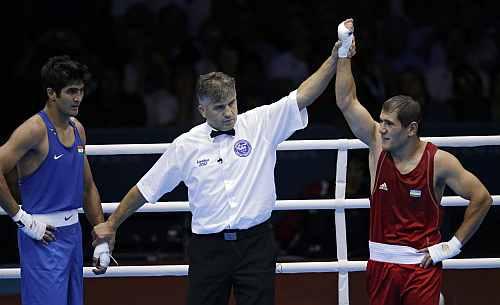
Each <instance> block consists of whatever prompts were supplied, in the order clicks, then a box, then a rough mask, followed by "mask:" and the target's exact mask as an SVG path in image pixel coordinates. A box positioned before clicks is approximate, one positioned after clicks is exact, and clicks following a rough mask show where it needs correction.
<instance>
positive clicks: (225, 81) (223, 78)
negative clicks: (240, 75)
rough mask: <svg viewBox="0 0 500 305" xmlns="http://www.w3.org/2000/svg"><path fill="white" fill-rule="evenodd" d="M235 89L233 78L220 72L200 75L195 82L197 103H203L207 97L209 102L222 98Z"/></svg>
mask: <svg viewBox="0 0 500 305" xmlns="http://www.w3.org/2000/svg"><path fill="white" fill-rule="evenodd" d="M235 90H236V89H235V81H234V78H233V77H231V76H229V75H227V74H224V73H222V72H210V73H207V74H203V75H200V77H199V78H198V81H197V83H196V97H197V98H198V103H199V104H203V103H205V100H207V99H209V100H210V101H211V102H218V101H220V100H224V99H226V98H228V96H229V95H231V94H233V93H234V92H235Z"/></svg>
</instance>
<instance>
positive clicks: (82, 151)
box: [76, 145, 85, 155]
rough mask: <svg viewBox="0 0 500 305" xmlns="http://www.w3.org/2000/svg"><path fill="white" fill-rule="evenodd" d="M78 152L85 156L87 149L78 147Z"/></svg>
mask: <svg viewBox="0 0 500 305" xmlns="http://www.w3.org/2000/svg"><path fill="white" fill-rule="evenodd" d="M76 150H77V151H78V153H79V154H82V155H83V154H85V147H83V146H82V145H78V146H77V147H76Z"/></svg>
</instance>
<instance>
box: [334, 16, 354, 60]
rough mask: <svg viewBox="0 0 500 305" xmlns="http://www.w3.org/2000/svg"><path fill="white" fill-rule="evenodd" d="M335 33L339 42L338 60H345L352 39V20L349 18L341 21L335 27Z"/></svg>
mask: <svg viewBox="0 0 500 305" xmlns="http://www.w3.org/2000/svg"><path fill="white" fill-rule="evenodd" d="M337 33H338V36H339V40H340V42H341V46H340V48H339V58H346V57H348V56H349V50H350V49H351V46H352V42H353V39H354V34H353V33H354V20H353V19H352V18H350V19H346V20H344V21H342V22H341V23H340V24H339V26H338V27H337Z"/></svg>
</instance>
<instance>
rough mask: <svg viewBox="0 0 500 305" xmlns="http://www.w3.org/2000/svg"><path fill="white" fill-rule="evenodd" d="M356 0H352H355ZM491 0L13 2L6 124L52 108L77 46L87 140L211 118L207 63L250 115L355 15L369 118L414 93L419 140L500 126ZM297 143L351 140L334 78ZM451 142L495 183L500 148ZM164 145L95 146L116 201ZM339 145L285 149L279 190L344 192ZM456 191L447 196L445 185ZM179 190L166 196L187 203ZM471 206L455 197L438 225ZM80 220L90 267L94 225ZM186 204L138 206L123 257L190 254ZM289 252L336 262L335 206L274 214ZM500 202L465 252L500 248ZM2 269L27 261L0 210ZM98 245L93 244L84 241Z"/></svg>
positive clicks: (360, 219)
mask: <svg viewBox="0 0 500 305" xmlns="http://www.w3.org/2000/svg"><path fill="white" fill-rule="evenodd" d="M346 2H348V3H346ZM494 3H495V2H494V1H478V0H476V1H463V0H462V1H453V0H445V1H417V2H415V1H402V0H401V1H388V0H386V1H344V2H340V1H285V0H277V1H271V0H266V1H264V0H254V1H250V0H234V1H232V0H212V1H209V0H177V1H176V0H171V1H168V0H164V1H132V0H129V1H118V0H115V1H110V0H107V1H106V0H104V1H83V0H82V1H62V0H58V1H16V2H15V3H12V2H11V3H9V4H8V5H9V6H12V8H9V9H6V11H7V12H8V13H9V14H12V16H11V17H12V20H13V21H12V22H11V23H10V24H9V26H8V27H7V28H6V34H7V36H5V37H6V39H5V41H4V46H3V49H4V52H5V53H4V64H3V67H4V71H7V73H6V74H7V82H6V90H5V92H4V109H6V107H7V105H8V107H9V109H10V110H8V111H6V110H4V113H3V114H4V115H3V120H2V123H1V125H2V128H1V134H0V140H1V143H4V142H5V141H6V140H7V139H8V136H9V135H10V134H11V132H12V131H13V130H14V128H16V127H17V126H18V125H19V124H21V123H22V122H23V121H24V120H26V119H27V118H29V117H30V116H31V115H32V114H34V113H36V112H37V111H39V110H40V109H41V108H42V107H43V106H44V104H45V98H44V97H43V96H42V95H41V90H40V84H39V71H40V68H41V65H42V64H43V63H44V62H45V61H46V60H47V58H48V57H50V56H54V55H60V54H69V55H72V56H74V57H75V58H77V59H79V60H81V61H82V62H84V63H86V64H87V65H88V66H89V68H90V71H91V72H92V73H93V81H92V82H91V84H90V85H89V86H88V88H87V92H86V97H85V99H84V102H83V104H82V106H81V108H80V115H79V120H80V121H81V122H82V123H83V124H84V126H85V127H86V129H87V138H88V144H111V143H160V142H171V141H172V140H173V139H174V138H175V137H176V136H178V135H179V134H181V133H182V132H184V131H187V130H189V129H190V128H191V127H192V126H194V125H196V124H198V123H200V122H202V120H201V117H200V116H199V114H198V113H197V110H196V103H195V101H194V97H193V92H194V90H193V87H194V83H195V81H196V77H197V76H198V75H199V74H202V73H207V72H210V71H216V70H218V71H223V72H225V73H227V74H230V75H232V76H234V77H235V78H236V81H237V91H238V107H239V110H240V112H244V111H246V110H248V109H251V108H254V107H256V106H259V105H262V104H268V103H271V102H273V101H276V100H278V99H279V98H280V97H282V96H283V95H286V94H287V93H288V92H290V91H292V90H294V89H296V88H297V87H298V85H299V84H300V83H301V82H302V81H303V80H304V79H305V78H307V76H308V75H309V74H310V73H312V72H314V71H315V70H316V69H317V68H318V67H319V66H320V64H321V63H322V62H323V61H324V60H325V59H326V58H327V57H328V56H329V54H330V52H331V48H332V47H333V44H334V42H335V41H336V36H337V25H338V23H339V22H340V21H342V20H344V19H346V18H348V17H353V18H354V19H355V26H356V32H355V35H356V44H357V51H358V54H357V55H356V57H355V58H354V59H353V71H354V74H355V79H356V82H357V90H358V96H359V99H360V100H361V102H362V103H363V104H364V105H365V106H366V107H367V109H368V110H369V111H370V112H371V113H372V115H373V116H374V117H377V116H378V111H379V110H380V106H381V104H382V103H383V101H384V100H385V99H387V98H388V97H391V96H392V95H395V94H407V95H411V96H413V97H414V98H415V99H417V100H418V101H419V102H421V103H422V105H423V107H424V113H425V120H424V123H423V132H422V135H423V136H459V135H498V134H500V126H499V125H500V124H499V121H500V73H499V72H500V69H499V68H500V65H499V63H498V60H497V56H498V52H499V47H500V43H499V41H500V39H499V22H500V18H499V16H498V13H497V12H498V10H496V9H494V8H493V5H494ZM308 111H309V122H310V125H309V127H308V128H307V129H306V130H304V131H300V132H297V133H296V134H294V136H293V137H292V138H293V139H336V138H352V137H353V136H352V134H351V133H350V132H349V130H348V129H347V124H346V123H345V121H344V119H343V118H342V116H341V113H340V112H339V111H338V110H337V108H336V106H335V94H334V86H333V82H332V84H331V85H330V86H329V87H328V88H327V90H326V91H325V93H324V94H323V95H322V96H321V97H320V98H319V99H318V100H317V101H316V102H315V103H314V104H313V105H312V106H311V107H310V108H309V110H308ZM446 150H448V151H450V152H452V153H454V154H455V155H456V156H457V157H458V158H459V159H460V160H461V161H462V162H463V164H464V166H465V167H467V168H468V169H470V170H471V171H472V172H473V173H475V174H476V175H478V176H479V177H480V178H481V179H482V180H483V182H484V183H485V185H486V186H487V187H488V188H489V190H490V192H491V193H492V194H500V186H499V185H500V184H499V180H498V174H497V172H498V170H500V166H499V165H498V164H499V161H498V160H499V157H500V156H499V155H500V148H499V147H498V146H495V147H482V148H459V149H448V148H446ZM349 156H350V158H349V171H348V173H349V177H348V187H347V197H348V198H365V197H367V196H368V192H369V175H368V170H367V162H366V161H367V152H366V151H365V150H362V151H353V152H350V155H349ZM158 157H159V156H158V155H149V156H144V155H142V156H113V157H109V156H89V160H90V162H91V165H92V167H93V172H94V175H95V180H96V183H97V186H98V188H99V190H100V193H101V196H102V199H103V202H110V201H119V200H120V199H121V198H122V197H123V195H124V194H125V193H126V191H127V190H128V189H129V188H130V187H131V186H132V185H134V184H135V183H136V182H137V180H138V179H139V178H140V177H141V176H142V175H143V174H144V173H145V172H146V171H147V170H148V169H149V168H150V166H151V165H152V164H153V163H154V162H155V160H156V159H157V158H158ZM335 162H336V152H335V151H303V152H279V153H278V163H277V166H276V183H277V192H278V199H302V198H304V199H305V198H308V199H312V198H333V194H334V191H335V190H334V179H335V177H334V175H335ZM446 194H447V195H450V193H448V192H447V193H446ZM186 199H187V195H186V192H185V187H184V186H183V185H181V186H179V187H178V188H177V189H176V190H175V191H174V192H172V193H171V194H168V195H166V196H165V197H164V198H163V200H186ZM464 209H465V208H446V212H447V214H446V215H447V216H446V218H445V221H444V224H443V235H444V237H445V238H448V237H450V236H451V234H453V232H454V231H455V230H456V229H457V227H458V225H459V224H460V222H461V220H462V216H463V212H464ZM347 218H348V219H347V221H348V242H349V245H348V249H349V259H366V258H367V255H368V252H367V238H368V234H367V233H368V210H366V209H364V210H350V211H348V213H347ZM81 220H82V225H83V226H84V231H85V233H84V234H85V236H84V237H85V243H86V244H85V249H84V253H85V256H86V264H87V265H89V264H90V253H91V252H90V251H91V248H90V228H89V226H88V224H87V222H86V221H85V220H84V218H83V216H81ZM189 220H190V215H189V213H169V214H167V213H165V214H154V215H152V214H147V215H146V214H139V215H134V216H132V217H131V218H130V219H129V220H127V222H125V224H124V225H123V226H122V227H121V228H120V231H119V232H118V240H117V246H116V251H115V256H116V257H117V259H118V260H119V261H120V263H121V264H122V265H127V264H159V263H182V262H185V256H184V249H185V244H186V240H187V237H188V236H189ZM273 221H274V224H275V227H276V237H277V240H278V242H279V245H280V260H282V261H292V260H299V261H300V260H305V261H311V260H330V259H331V260H335V259H336V249H335V247H336V246H335V234H334V233H335V232H334V219H333V213H332V211H315V210H310V211H281V212H275V213H274V215H273ZM499 223H500V212H499V208H498V206H496V207H493V208H492V209H491V211H490V213H489V215H488V216H487V218H486V219H485V221H484V224H483V226H482V227H481V228H480V230H479V231H478V233H477V234H476V235H475V237H474V238H473V239H472V240H471V241H470V243H469V244H468V245H467V246H466V247H465V248H464V251H463V252H462V254H460V256H459V257H500V243H498V231H499ZM0 230H1V232H2V234H1V237H0V239H1V242H2V244H3V247H2V251H1V254H0V265H3V266H17V263H18V256H17V245H16V239H15V226H14V225H13V224H12V222H11V221H10V220H9V219H8V218H7V217H2V218H1V219H0ZM87 246H88V247H87Z"/></svg>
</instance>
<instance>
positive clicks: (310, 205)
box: [0, 195, 500, 215]
mask: <svg viewBox="0 0 500 305" xmlns="http://www.w3.org/2000/svg"><path fill="white" fill-rule="evenodd" d="M491 197H492V198H493V205H500V195H493V196H491ZM468 203H469V202H468V201H467V200H465V199H463V198H461V197H459V196H446V197H443V199H442V200H441V205H442V206H449V207H452V206H453V207H457V206H466V205H467V204H468ZM118 204H119V202H103V203H102V207H103V210H104V213H113V211H114V210H115V209H116V208H117V207H118ZM368 208H370V200H369V199H368V198H358V199H307V200H277V201H276V206H275V207H274V210H279V211H285V210H333V209H368ZM189 211H190V209H189V202H187V201H168V202H167V201H160V202H157V203H154V204H153V203H146V204H144V205H143V206H142V207H141V208H140V209H139V210H137V212H139V213H163V212H189ZM79 212H80V213H83V209H79ZM0 215H6V213H5V211H4V210H3V209H2V208H0Z"/></svg>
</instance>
